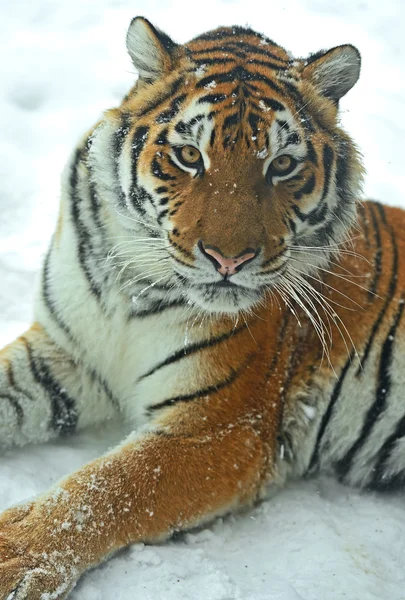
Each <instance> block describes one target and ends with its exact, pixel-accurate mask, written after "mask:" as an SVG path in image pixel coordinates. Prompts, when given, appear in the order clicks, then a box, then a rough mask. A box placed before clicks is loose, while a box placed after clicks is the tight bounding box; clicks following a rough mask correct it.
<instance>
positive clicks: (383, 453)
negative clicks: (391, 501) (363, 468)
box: [367, 415, 405, 490]
mask: <svg viewBox="0 0 405 600" xmlns="http://www.w3.org/2000/svg"><path fill="white" fill-rule="evenodd" d="M404 436H405V415H404V416H403V417H401V419H400V420H399V421H398V422H397V425H396V427H395V429H394V431H393V433H392V434H391V435H390V436H388V438H387V439H386V440H385V442H384V444H383V445H382V446H381V448H380V450H379V452H378V454H377V461H376V464H375V466H374V468H373V476H372V478H371V481H370V482H369V483H368V484H367V488H368V489H377V490H384V489H387V490H388V489H389V487H390V486H392V480H396V481H398V479H399V478H401V479H402V480H403V478H404V471H403V470H402V473H398V474H397V475H395V476H393V477H392V478H390V479H387V478H386V477H385V469H386V462H387V460H388V459H389V457H390V456H391V453H392V451H393V450H394V448H395V445H396V443H397V442H398V440H400V439H401V438H403V437H404Z"/></svg>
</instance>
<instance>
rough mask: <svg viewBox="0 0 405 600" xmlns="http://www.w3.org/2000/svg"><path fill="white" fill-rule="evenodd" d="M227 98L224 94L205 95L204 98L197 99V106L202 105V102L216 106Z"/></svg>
mask: <svg viewBox="0 0 405 600" xmlns="http://www.w3.org/2000/svg"><path fill="white" fill-rule="evenodd" d="M227 98H228V96H226V95H225V94H207V95H206V96H201V98H199V99H198V102H197V104H203V103H204V102H208V103H209V104H218V102H223V101H224V100H227Z"/></svg>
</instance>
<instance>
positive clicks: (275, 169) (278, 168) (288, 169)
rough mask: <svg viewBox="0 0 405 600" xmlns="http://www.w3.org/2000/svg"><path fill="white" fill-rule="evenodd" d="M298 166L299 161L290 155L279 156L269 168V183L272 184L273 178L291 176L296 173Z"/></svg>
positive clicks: (267, 176) (267, 174)
mask: <svg viewBox="0 0 405 600" xmlns="http://www.w3.org/2000/svg"><path fill="white" fill-rule="evenodd" d="M297 164H298V161H297V159H295V158H293V157H292V156H289V155H288V154H282V155H281V156H277V158H275V159H274V160H272V161H271V163H270V165H269V168H268V169H267V173H266V179H267V182H268V183H269V184H272V181H273V177H277V176H279V177H280V176H285V175H289V174H290V173H292V172H293V171H294V169H295V167H296V166H297Z"/></svg>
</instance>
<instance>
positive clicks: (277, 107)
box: [259, 96, 288, 127]
mask: <svg viewBox="0 0 405 600" xmlns="http://www.w3.org/2000/svg"><path fill="white" fill-rule="evenodd" d="M259 101H260V102H263V103H264V104H265V105H266V106H267V107H268V108H271V109H272V110H274V111H283V110H285V106H283V104H281V102H278V101H277V100H274V99H273V98H267V97H266V96H261V97H260V98H259ZM283 122H284V124H285V127H288V123H287V121H283Z"/></svg>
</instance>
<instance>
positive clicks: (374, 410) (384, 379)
mask: <svg viewBox="0 0 405 600" xmlns="http://www.w3.org/2000/svg"><path fill="white" fill-rule="evenodd" d="M403 309H404V299H403V298H401V300H400V305H399V309H398V312H397V314H396V315H395V319H394V322H393V324H392V326H391V328H390V330H389V332H388V335H387V337H386V338H385V342H384V344H383V347H382V351H381V356H380V366H379V370H378V386H377V391H376V397H375V400H374V402H373V404H372V406H370V408H369V409H368V411H367V413H366V416H365V419H364V423H363V427H362V430H361V433H360V435H359V437H358V438H357V440H356V441H355V443H354V444H353V445H352V447H351V448H350V450H348V451H347V452H346V454H345V456H344V457H343V458H341V459H340V460H339V461H338V462H337V463H335V470H336V474H337V475H338V477H339V480H340V481H343V480H344V478H345V477H346V475H347V473H348V472H349V470H350V469H351V467H352V464H353V460H354V457H355V455H356V454H357V452H358V451H359V450H360V449H361V448H362V446H364V444H365V443H366V441H367V439H368V438H369V436H370V434H371V432H372V430H373V428H374V426H375V425H376V423H377V422H378V419H379V418H380V416H381V414H382V413H383V412H384V410H385V409H386V406H387V400H388V397H389V393H390V390H391V372H390V370H391V366H392V355H393V348H394V340H395V335H396V331H397V327H398V325H399V322H400V320H401V317H402V312H403Z"/></svg>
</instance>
